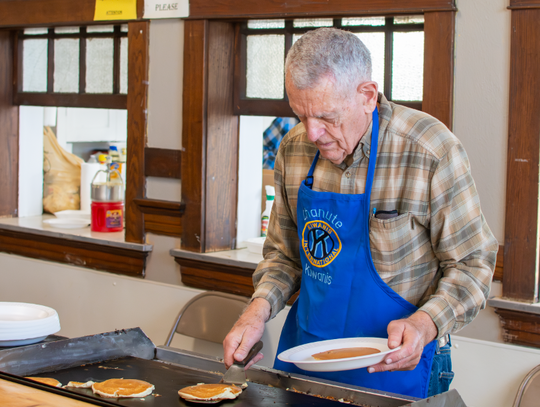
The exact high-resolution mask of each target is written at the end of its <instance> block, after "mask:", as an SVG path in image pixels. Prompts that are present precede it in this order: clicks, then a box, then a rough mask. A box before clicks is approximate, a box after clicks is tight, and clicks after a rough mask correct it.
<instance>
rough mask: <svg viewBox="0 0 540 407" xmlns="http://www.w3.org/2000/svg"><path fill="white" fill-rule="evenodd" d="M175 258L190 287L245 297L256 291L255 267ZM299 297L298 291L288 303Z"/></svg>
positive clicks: (183, 280)
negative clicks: (254, 281)
mask: <svg viewBox="0 0 540 407" xmlns="http://www.w3.org/2000/svg"><path fill="white" fill-rule="evenodd" d="M174 260H175V261H176V262H177V263H178V264H179V265H180V275H181V277H182V283H184V284H185V285H187V286H188V287H194V288H200V289H203V290H212V291H221V292H226V293H230V294H236V295H242V296H244V297H251V296H252V295H253V293H254V291H255V290H254V289H253V280H252V275H253V272H254V271H255V269H254V268H250V267H237V266H236V267H235V266H228V265H225V264H217V263H211V262H204V261H200V260H191V259H184V258H179V257H175V258H174ZM297 297H298V293H296V294H294V295H293V296H292V298H291V299H290V300H289V302H288V304H289V305H292V303H293V302H294V301H295V300H296V298H297Z"/></svg>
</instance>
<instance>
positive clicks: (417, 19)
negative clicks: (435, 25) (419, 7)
mask: <svg viewBox="0 0 540 407" xmlns="http://www.w3.org/2000/svg"><path fill="white" fill-rule="evenodd" d="M394 24H424V16H400V17H394Z"/></svg>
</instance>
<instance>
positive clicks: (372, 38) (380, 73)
mask: <svg viewBox="0 0 540 407" xmlns="http://www.w3.org/2000/svg"><path fill="white" fill-rule="evenodd" d="M355 34H356V36H357V37H358V38H360V40H361V41H362V42H363V43H364V45H365V46H366V47H367V49H369V52H370V53H371V70H372V73H371V80H372V81H375V82H377V84H378V85H379V92H384V33H382V32H381V33H355Z"/></svg>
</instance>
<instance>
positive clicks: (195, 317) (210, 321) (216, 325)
mask: <svg viewBox="0 0 540 407" xmlns="http://www.w3.org/2000/svg"><path fill="white" fill-rule="evenodd" d="M248 302H249V298H246V297H240V296H237V295H232V294H225V293H220V292H216V291H209V292H205V293H202V294H199V295H197V296H196V297H194V298H192V299H191V300H190V301H189V302H188V303H187V304H186V305H185V306H184V308H182V310H181V311H180V313H179V314H178V318H176V322H175V324H174V326H173V328H172V330H171V333H170V334H169V337H168V338H167V343H166V344H165V346H169V345H170V344H171V341H172V339H173V336H174V335H175V334H177V333H178V334H181V335H186V336H190V337H192V338H197V339H204V340H206V341H210V342H215V343H222V342H223V340H224V339H225V337H226V336H227V334H228V333H229V331H230V330H231V328H232V327H233V325H234V324H235V322H236V320H237V319H238V317H239V316H240V314H242V312H243V311H244V308H245V307H246V305H247V304H248Z"/></svg>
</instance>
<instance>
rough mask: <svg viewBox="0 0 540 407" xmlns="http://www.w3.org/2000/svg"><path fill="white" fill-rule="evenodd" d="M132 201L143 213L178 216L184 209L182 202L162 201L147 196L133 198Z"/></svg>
mask: <svg viewBox="0 0 540 407" xmlns="http://www.w3.org/2000/svg"><path fill="white" fill-rule="evenodd" d="M133 202H134V203H135V205H137V206H138V207H139V210H140V211H141V212H142V213H144V214H145V215H146V214H153V215H163V216H171V217H176V218H179V217H181V216H182V215H183V214H184V212H185V210H186V205H185V204H184V203H183V202H173V201H163V200H160V199H147V198H145V199H134V200H133Z"/></svg>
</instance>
